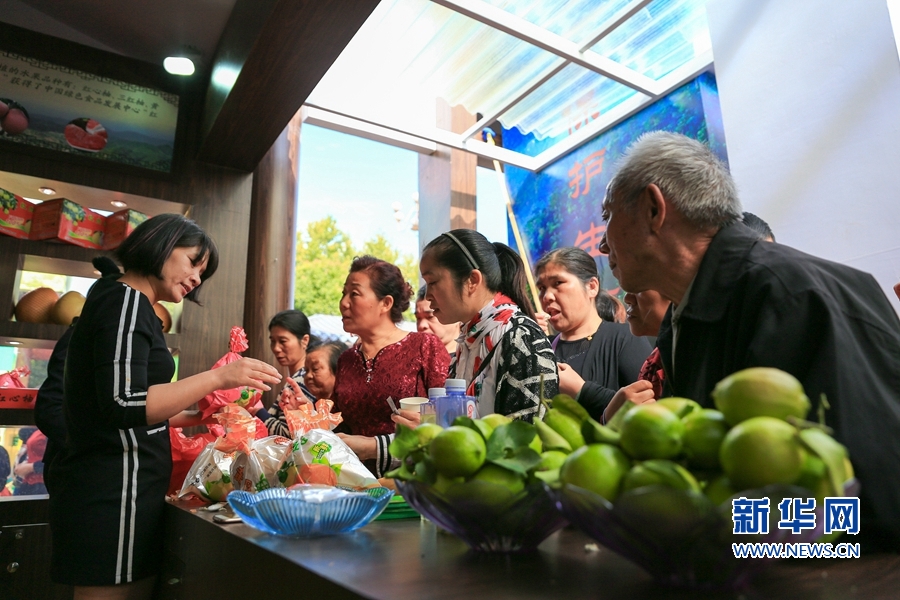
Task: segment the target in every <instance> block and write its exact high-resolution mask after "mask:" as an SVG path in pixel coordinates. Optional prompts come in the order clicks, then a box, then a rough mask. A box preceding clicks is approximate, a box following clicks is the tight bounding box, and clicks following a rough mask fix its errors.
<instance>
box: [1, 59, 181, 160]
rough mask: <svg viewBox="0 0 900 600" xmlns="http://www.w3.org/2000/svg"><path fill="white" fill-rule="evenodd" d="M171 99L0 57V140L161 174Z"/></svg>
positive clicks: (168, 151)
mask: <svg viewBox="0 0 900 600" xmlns="http://www.w3.org/2000/svg"><path fill="white" fill-rule="evenodd" d="M177 123H178V96H177V95H175V94H171V93H168V92H163V91H160V90H156V89H152V88H147V87H142V86H138V85H133V84H130V83H126V82H122V81H117V80H114V79H110V78H108V77H101V76H99V75H93V74H91V73H85V72H84V71H78V70H76V69H69V68H67V67H62V66H59V65H55V64H52V63H49V62H46V61H42V60H37V59H33V58H28V57H25V56H20V55H18V54H13V53H11V52H0V139H3V140H7V141H11V142H17V143H21V144H27V145H29V146H36V147H38V148H47V149H50V150H57V151H60V152H66V153H69V154H76V155H79V156H88V157H92V158H96V159H99V160H107V161H111V162H116V163H121V164H126V165H131V166H135V167H140V168H144V169H153V170H155V171H164V172H168V171H170V170H171V169H172V155H173V153H174V150H175V129H176V126H177Z"/></svg>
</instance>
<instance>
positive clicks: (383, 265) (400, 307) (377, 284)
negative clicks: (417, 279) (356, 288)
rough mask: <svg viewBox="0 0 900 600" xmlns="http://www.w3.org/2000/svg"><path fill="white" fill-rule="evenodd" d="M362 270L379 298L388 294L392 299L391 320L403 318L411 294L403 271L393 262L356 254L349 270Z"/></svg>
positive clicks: (410, 288)
mask: <svg viewBox="0 0 900 600" xmlns="http://www.w3.org/2000/svg"><path fill="white" fill-rule="evenodd" d="M360 271H362V272H364V273H366V274H367V275H368V276H369V282H370V283H369V285H370V286H371V287H372V291H373V292H375V297H376V298H378V299H379V300H382V299H384V298H385V297H387V296H390V297H391V298H393V299H394V304H393V305H392V306H391V321H393V322H394V323H399V322H400V321H402V320H403V313H404V312H406V309H408V308H409V299H410V297H411V296H412V293H413V290H412V286H410V285H409V282H407V281H406V280H405V279H403V272H402V271H401V270H400V267H398V266H397V265H395V264H392V263H389V262H387V261H386V260H381V259H380V258H375V257H374V256H370V255H368V254H367V255H365V256H357V257H356V258H354V259H353V262H352V263H351V264H350V272H351V273H358V272H360Z"/></svg>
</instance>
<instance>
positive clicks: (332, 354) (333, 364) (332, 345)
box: [306, 342, 347, 374]
mask: <svg viewBox="0 0 900 600" xmlns="http://www.w3.org/2000/svg"><path fill="white" fill-rule="evenodd" d="M346 349H347V344H344V343H341V342H325V343H324V344H318V345H317V346H315V347H314V348H310V349H309V350H307V351H306V352H307V354H309V353H310V352H319V351H320V350H324V351H326V352H328V366H329V367H330V368H331V372H332V374H337V368H338V358H340V356H341V354H343V352H344V350H346Z"/></svg>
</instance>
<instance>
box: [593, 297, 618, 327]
mask: <svg viewBox="0 0 900 600" xmlns="http://www.w3.org/2000/svg"><path fill="white" fill-rule="evenodd" d="M595 304H596V305H597V314H598V315H600V318H601V319H603V320H604V321H608V322H610V323H615V322H616V310H617V309H618V308H619V307H618V305H617V304H616V300H615V298H613V297H612V296H610V295H609V292H607V291H606V290H600V293H599V294H597V300H596V302H595Z"/></svg>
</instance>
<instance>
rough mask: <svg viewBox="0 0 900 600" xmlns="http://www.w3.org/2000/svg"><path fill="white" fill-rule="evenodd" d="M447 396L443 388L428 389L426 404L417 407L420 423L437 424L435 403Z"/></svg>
mask: <svg viewBox="0 0 900 600" xmlns="http://www.w3.org/2000/svg"><path fill="white" fill-rule="evenodd" d="M446 395H447V390H445V389H444V388H428V402H425V403H423V404H420V405H419V415H420V417H421V422H422V423H437V408H436V405H435V401H436V400H437V399H438V398H443V397H444V396H446Z"/></svg>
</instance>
